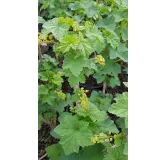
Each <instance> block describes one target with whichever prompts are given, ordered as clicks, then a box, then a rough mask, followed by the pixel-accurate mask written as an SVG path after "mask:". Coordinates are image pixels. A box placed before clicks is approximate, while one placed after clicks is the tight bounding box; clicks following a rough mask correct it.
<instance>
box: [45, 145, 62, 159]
mask: <svg viewBox="0 0 166 160" xmlns="http://www.w3.org/2000/svg"><path fill="white" fill-rule="evenodd" d="M46 152H47V154H48V157H49V160H60V156H61V153H62V152H63V149H62V147H61V145H60V144H53V145H51V146H48V147H47V148H46Z"/></svg>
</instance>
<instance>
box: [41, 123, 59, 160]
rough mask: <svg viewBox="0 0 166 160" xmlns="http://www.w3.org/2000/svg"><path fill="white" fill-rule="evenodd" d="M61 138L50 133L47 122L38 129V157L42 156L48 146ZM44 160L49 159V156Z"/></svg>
mask: <svg viewBox="0 0 166 160" xmlns="http://www.w3.org/2000/svg"><path fill="white" fill-rule="evenodd" d="M58 141H59V140H58V139H56V138H54V137H52V136H51V135H50V127H49V126H48V125H46V124H43V125H42V128H41V129H40V130H39V131H38V157H42V156H43V155H44V154H45V153H46V152H45V149H46V147H47V146H50V145H52V144H55V143H57V142H58ZM42 160H48V158H47V157H45V158H43V159H42Z"/></svg>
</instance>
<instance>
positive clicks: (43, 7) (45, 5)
mask: <svg viewBox="0 0 166 160" xmlns="http://www.w3.org/2000/svg"><path fill="white" fill-rule="evenodd" d="M49 5H50V4H49V1H45V2H44V3H43V5H42V7H41V8H40V11H41V10H44V9H46V8H48V7H49Z"/></svg>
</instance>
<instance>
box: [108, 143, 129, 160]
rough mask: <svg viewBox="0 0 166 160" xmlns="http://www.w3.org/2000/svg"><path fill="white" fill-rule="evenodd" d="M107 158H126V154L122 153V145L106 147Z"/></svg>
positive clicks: (122, 159)
mask: <svg viewBox="0 0 166 160" xmlns="http://www.w3.org/2000/svg"><path fill="white" fill-rule="evenodd" d="M107 152H108V157H109V158H108V160H126V159H127V156H125V155H124V154H123V146H119V147H111V146H110V147H107Z"/></svg>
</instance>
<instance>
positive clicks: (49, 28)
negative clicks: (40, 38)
mask: <svg viewBox="0 0 166 160" xmlns="http://www.w3.org/2000/svg"><path fill="white" fill-rule="evenodd" d="M68 30H69V27H68V25H67V23H65V22H59V21H58V19H57V18H53V19H51V20H49V21H47V22H45V23H44V24H43V30H42V33H43V34H44V35H46V34H48V33H52V34H53V36H54V37H55V38H56V39H57V40H60V39H61V38H62V37H63V36H64V35H65V34H66V33H67V31H68Z"/></svg>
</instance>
